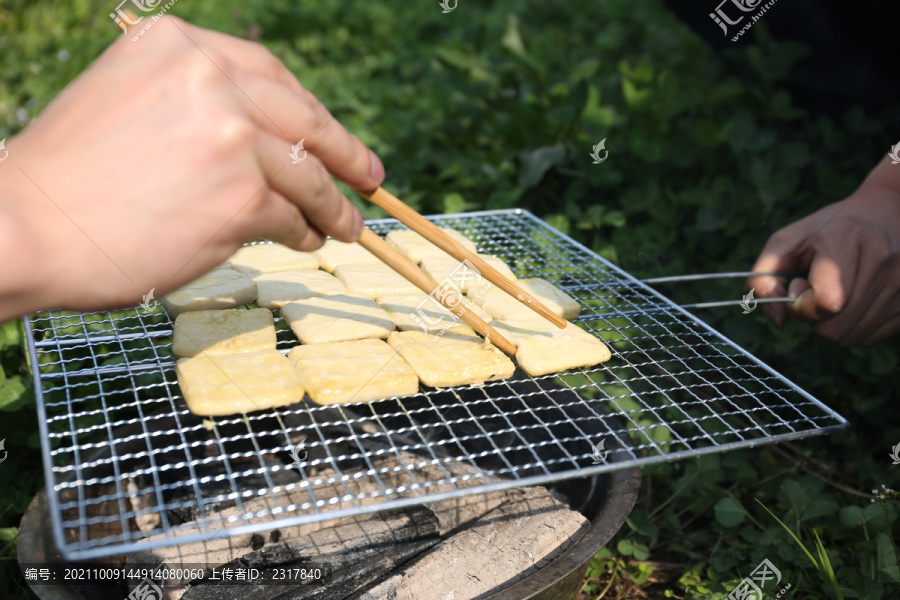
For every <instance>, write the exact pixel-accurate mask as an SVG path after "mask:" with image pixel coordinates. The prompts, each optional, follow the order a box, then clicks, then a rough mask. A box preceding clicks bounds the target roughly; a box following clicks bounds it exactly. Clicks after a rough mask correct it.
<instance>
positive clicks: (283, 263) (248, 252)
mask: <svg viewBox="0 0 900 600" xmlns="http://www.w3.org/2000/svg"><path fill="white" fill-rule="evenodd" d="M231 266H232V268H233V269H234V270H236V271H240V272H241V273H244V274H245V275H249V276H250V277H254V276H256V275H262V274H263V273H273V272H275V271H293V270H296V269H318V268H319V259H317V258H316V256H315V255H314V254H313V253H312V252H298V251H296V250H291V249H290V248H288V247H287V246H282V245H281V244H255V245H253V246H244V247H243V248H240V249H238V251H237V252H235V253H234V255H233V256H232V257H231Z"/></svg>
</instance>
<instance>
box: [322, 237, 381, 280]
mask: <svg viewBox="0 0 900 600" xmlns="http://www.w3.org/2000/svg"><path fill="white" fill-rule="evenodd" d="M313 254H315V255H316V258H318V259H319V266H320V267H322V268H323V269H325V270H326V271H328V272H329V273H334V270H335V269H336V268H338V267H339V266H341V265H377V264H379V263H381V261H380V260H379V259H378V258H377V257H376V256H375V255H374V254H372V253H371V252H369V251H368V250H366V249H365V248H363V247H362V246H360V245H359V244H356V243H353V244H347V243H344V242H339V241H337V240H332V239H329V240H326V241H325V245H324V246H322V247H321V248H319V249H318V250H316V251H315V252H314V253H313Z"/></svg>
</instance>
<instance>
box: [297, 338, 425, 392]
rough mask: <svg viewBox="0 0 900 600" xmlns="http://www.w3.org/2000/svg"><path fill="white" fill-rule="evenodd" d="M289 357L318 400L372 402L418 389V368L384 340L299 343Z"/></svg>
mask: <svg viewBox="0 0 900 600" xmlns="http://www.w3.org/2000/svg"><path fill="white" fill-rule="evenodd" d="M288 358H289V359H290V361H291V363H293V365H294V368H295V369H296V371H297V376H298V378H299V379H300V381H301V383H302V384H303V386H304V387H305V388H306V391H307V392H308V393H309V397H310V398H311V399H312V401H313V402H316V403H318V404H347V403H355V402H372V401H374V400H383V399H385V398H394V397H399V396H412V395H414V394H417V393H418V392H419V380H418V378H417V377H416V373H415V371H413V370H412V369H411V368H410V366H409V365H407V364H406V363H405V362H404V361H403V359H402V358H400V356H399V355H398V354H397V352H396V351H395V350H394V349H393V348H391V347H390V346H388V345H387V344H386V343H385V342H384V341H383V340H372V339H369V340H357V341H352V342H336V343H331V344H316V345H315V346H296V347H295V348H291V351H290V352H289V353H288Z"/></svg>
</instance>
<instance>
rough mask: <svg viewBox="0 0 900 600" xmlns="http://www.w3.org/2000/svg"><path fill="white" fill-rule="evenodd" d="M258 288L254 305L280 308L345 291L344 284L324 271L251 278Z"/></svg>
mask: <svg viewBox="0 0 900 600" xmlns="http://www.w3.org/2000/svg"><path fill="white" fill-rule="evenodd" d="M253 280H254V281H255V282H256V285H257V287H258V288H259V297H258V299H257V300H256V305H257V306H261V307H263V308H271V309H275V308H281V307H282V306H284V305H285V304H286V303H288V302H294V301H296V300H306V299H307V298H312V297H314V296H331V295H333V294H343V293H345V292H346V291H347V288H345V287H344V284H343V283H341V282H340V281H338V280H337V279H335V278H334V276H332V275H329V274H328V273H326V272H325V271H318V270H316V271H308V270H297V271H277V272H275V273H266V274H264V275H257V276H256V277H254V278H253Z"/></svg>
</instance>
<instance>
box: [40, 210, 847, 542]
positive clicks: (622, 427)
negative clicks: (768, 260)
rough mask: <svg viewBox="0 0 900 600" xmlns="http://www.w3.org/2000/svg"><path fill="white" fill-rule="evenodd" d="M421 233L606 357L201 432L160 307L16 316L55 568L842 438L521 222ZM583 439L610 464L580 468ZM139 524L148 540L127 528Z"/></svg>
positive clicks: (780, 390) (575, 248)
mask: <svg viewBox="0 0 900 600" xmlns="http://www.w3.org/2000/svg"><path fill="white" fill-rule="evenodd" d="M431 218H432V220H434V221H435V222H436V223H437V224H439V225H440V226H443V227H455V228H456V229H458V230H460V231H461V232H462V233H464V234H465V235H467V236H468V237H470V238H471V239H473V240H474V241H475V242H476V243H477V244H478V248H479V251H480V252H482V253H486V254H494V255H497V256H499V257H500V258H502V259H503V260H505V261H507V262H508V263H509V265H510V266H511V267H512V269H513V271H515V273H516V274H517V276H519V277H520V278H521V277H543V278H545V279H548V280H550V281H552V282H553V283H554V284H556V285H557V286H559V287H561V288H562V289H564V290H566V291H567V292H568V293H569V294H571V295H573V296H574V297H576V298H578V300H579V301H580V303H581V304H582V306H583V310H582V313H581V315H580V316H579V317H578V319H577V322H578V323H579V324H580V325H581V326H583V327H584V328H585V329H587V330H588V331H590V332H592V333H593V334H595V335H597V336H599V337H601V338H602V339H604V340H605V341H606V343H607V344H608V345H609V346H610V347H611V349H612V350H613V357H612V359H611V360H610V361H608V362H607V363H605V364H603V365H599V366H597V367H594V368H590V369H576V370H573V371H569V372H567V373H565V374H560V375H550V376H544V377H537V378H531V377H528V376H524V375H521V374H520V375H518V376H517V378H516V379H515V380H510V381H501V382H492V383H488V384H485V385H483V386H475V387H465V388H451V389H445V390H438V389H430V388H421V389H420V392H419V394H417V395H416V396H412V397H408V398H397V399H392V400H385V401H380V402H373V403H368V404H361V405H352V406H338V407H325V406H318V405H315V404H312V403H310V402H308V401H305V402H303V403H301V404H297V405H294V406H290V407H286V408H279V409H273V410H268V411H260V412H257V413H250V414H247V415H238V416H233V417H217V418H214V419H201V418H199V417H196V416H194V415H192V414H191V413H190V412H189V411H188V410H187V408H186V406H185V404H184V401H183V399H182V397H181V395H180V391H179V388H178V385H177V381H176V379H175V374H174V357H173V355H172V352H171V341H172V337H171V336H172V321H171V319H170V318H169V317H168V316H167V315H166V314H165V312H164V311H163V310H162V308H161V307H158V306H157V307H155V308H154V309H152V310H150V311H147V310H143V309H131V310H125V311H116V312H97V313H72V312H62V311H51V312H48V313H41V314H38V315H34V316H32V317H31V318H29V319H27V320H26V328H27V332H28V335H27V336H26V337H27V343H28V351H29V356H30V361H31V365H32V369H33V373H34V380H35V390H36V396H37V407H38V419H39V425H40V432H41V444H42V449H43V462H44V472H45V476H46V483H47V494H48V499H49V500H50V511H51V517H52V525H53V532H54V536H55V540H56V543H57V546H58V548H59V550H60V551H61V553H62V555H63V556H64V557H66V558H68V559H73V560H74V559H88V558H97V557H104V556H109V555H112V554H120V553H125V552H133V551H137V550H146V549H150V548H153V547H159V546H165V545H172V544H182V543H187V542H193V541H201V540H209V539H211V538H214V537H217V536H223V535H229V536H230V535H242V534H248V533H254V532H261V531H265V530H270V529H273V528H285V527H290V526H294V525H300V524H304V523H312V522H316V521H324V520H327V519H333V518H338V517H343V516H348V515H356V514H361V513H368V512H375V511H381V510H388V509H395V508H400V507H404V506H411V505H416V504H423V503H428V502H435V501H439V500H446V499H450V498H458V497H462V496H466V495H470V494H476V493H484V492H488V491H494V490H501V489H509V488H514V487H521V486H526V485H537V484H550V483H553V482H557V481H562V480H565V479H573V478H578V477H586V476H589V475H594V474H597V473H601V472H605V471H610V470H613V469H621V468H629V467H633V466H643V465H647V464H651V463H658V462H664V461H671V460H677V459H680V458H685V457H689V456H696V455H699V454H704V453H712V452H722V451H726V450H730V449H734V448H740V447H750V446H756V445H759V444H763V443H771V442H776V441H783V440H789V439H798V438H802V437H806V436H809V435H814V434H821V433H824V432H828V431H834V430H837V429H840V428H843V427H846V425H847V421H846V420H845V419H844V418H843V417H841V416H840V415H838V414H837V413H835V412H834V411H832V410H831V409H829V408H828V407H826V406H824V405H823V404H822V403H821V402H819V401H818V400H816V399H815V398H813V397H812V396H810V395H809V394H807V393H806V392H804V391H803V390H801V389H799V388H798V387H797V386H796V385H795V384H793V383H792V382H790V381H789V380H787V379H786V378H785V377H783V376H781V375H779V374H778V373H776V372H775V371H773V370H772V369H771V368H769V367H767V366H766V365H764V364H762V363H761V362H760V361H759V360H758V359H756V358H754V357H753V356H751V355H750V354H749V353H747V352H746V351H744V350H743V349H741V348H739V347H738V346H737V345H735V344H734V343H733V342H731V341H730V340H728V339H726V338H725V337H724V336H723V335H722V334H720V333H718V332H716V331H714V330H713V329H712V328H710V327H709V326H708V325H706V324H705V323H704V322H702V321H701V320H699V319H697V318H696V317H694V316H693V315H691V314H690V313H688V312H687V311H685V310H683V309H682V308H680V307H678V306H677V305H675V304H673V303H672V302H670V301H669V300H667V299H666V298H665V297H664V296H662V295H661V294H659V293H658V292H656V291H654V290H653V289H651V288H650V287H648V286H647V285H644V284H642V283H640V282H639V281H638V280H636V279H634V278H633V277H631V276H630V275H628V274H627V273H625V272H624V271H622V270H621V269H619V268H617V267H615V266H614V265H612V264H611V263H609V262H608V261H606V260H604V259H603V258H601V257H599V256H597V255H596V254H594V253H593V252H591V251H590V250H588V249H587V248H585V247H584V246H582V245H580V244H578V243H577V242H575V241H574V240H572V239H571V238H569V237H567V236H565V235H564V234H562V233H560V232H559V231H557V230H555V229H552V228H551V227H549V226H548V225H546V224H545V223H543V222H542V221H541V220H539V219H538V218H536V217H535V216H533V215H531V214H530V213H528V212H526V211H522V210H518V209H513V210H506V211H489V212H478V213H466V214H459V215H441V216H436V217H431ZM368 225H369V227H370V228H372V229H373V230H374V231H376V233H379V234H384V233H386V232H388V231H390V230H393V229H399V228H402V226H401V225H400V224H399V223H397V222H396V221H394V220H392V219H384V220H377V221H370V222H369V223H368ZM735 318H745V317H743V315H740V314H736V316H735ZM276 326H277V331H278V348H279V349H280V350H281V351H283V352H286V351H287V350H288V349H289V348H290V347H292V346H294V345H297V344H298V342H297V340H296V339H295V338H294V336H293V334H292V333H291V332H290V329H289V328H288V327H287V326H286V324H285V323H284V322H283V321H281V319H280V318H276ZM300 439H305V441H304V447H305V448H306V449H307V450H308V452H309V457H308V460H306V461H304V462H303V463H302V464H300V465H299V466H296V465H293V464H290V461H289V458H290V456H289V449H290V448H291V447H292V446H293V445H294V444H296V443H297V442H298V440H300ZM601 440H605V442H606V450H607V451H608V452H609V455H608V457H607V456H604V457H603V460H602V461H600V462H599V463H598V461H597V460H596V459H594V457H595V456H597V454H596V453H594V446H595V444H597V442H599V441H601ZM595 463H597V464H595ZM223 508H224V510H223ZM185 515H189V516H187V517H186V516H185ZM148 517H150V518H152V519H151V521H152V524H151V525H150V526H149V527H150V528H149V530H147V528H146V527H145V530H144V531H141V530H140V529H139V528H138V527H136V526H135V524H134V523H135V520H137V519H147V518H148Z"/></svg>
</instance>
